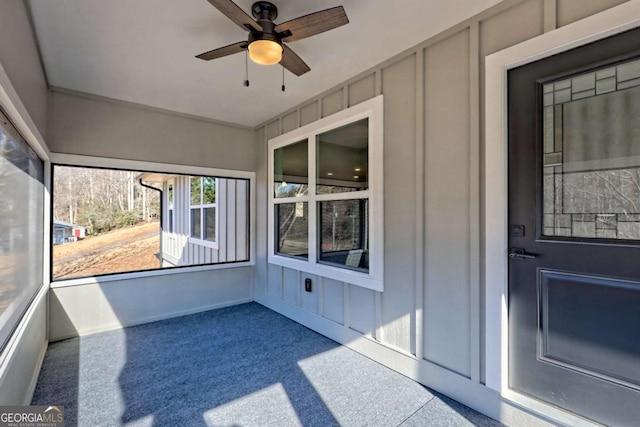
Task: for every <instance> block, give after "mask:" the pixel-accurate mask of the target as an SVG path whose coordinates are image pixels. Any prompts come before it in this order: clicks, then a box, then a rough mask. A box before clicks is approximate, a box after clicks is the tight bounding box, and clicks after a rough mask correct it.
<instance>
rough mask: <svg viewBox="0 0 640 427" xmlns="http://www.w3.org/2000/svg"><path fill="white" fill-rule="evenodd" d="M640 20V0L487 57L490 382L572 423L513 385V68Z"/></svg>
mask: <svg viewBox="0 0 640 427" xmlns="http://www.w3.org/2000/svg"><path fill="white" fill-rule="evenodd" d="M638 26H640V2H637V1H636V2H628V3H623V4H621V5H619V6H616V7H614V8H611V9H608V10H606V11H604V12H601V13H599V14H596V15H593V16H591V17H588V18H585V19H583V20H581V21H577V22H575V23H573V24H570V25H567V26H565V27H562V28H559V29H557V30H554V31H551V32H548V33H546V34H543V35H541V36H538V37H536V38H533V39H531V40H528V41H525V42H523V43H520V44H518V45H515V46H512V47H510V48H507V49H505V50H502V51H500V52H497V53H495V54H493V55H489V56H487V58H486V62H485V63H486V74H485V76H486V77H485V87H486V97H485V109H486V118H485V124H486V126H485V140H486V150H485V170H486V171H487V172H486V177H485V182H484V186H485V191H486V201H485V218H486V219H485V235H486V239H485V254H486V255H485V284H486V285H485V286H486V299H485V300H486V303H485V313H486V319H485V372H486V385H487V387H489V388H492V389H494V390H496V391H498V392H499V393H500V394H501V395H502V396H503V397H505V398H507V399H509V400H511V401H513V402H516V403H518V404H520V405H522V406H524V407H526V408H528V409H531V410H534V411H537V412H539V413H542V414H545V415H548V416H551V417H553V418H554V419H555V420H558V421H561V422H564V423H566V424H575V423H578V422H580V420H582V421H583V419H581V418H580V419H579V418H578V417H575V416H573V415H571V414H568V413H567V412H565V411H562V410H560V409H557V408H555V407H552V406H551V405H548V404H545V403H543V402H541V401H538V400H536V399H532V398H530V397H528V396H526V395H523V394H521V393H518V392H516V391H514V390H512V389H510V388H509V382H508V374H509V370H508V347H509V343H508V338H509V331H508V326H509V323H508V316H507V309H508V306H507V301H508V289H509V288H508V263H507V244H508V236H507V227H508V216H507V207H508V204H507V202H508V199H507V195H508V193H507V180H508V169H507V168H508V165H507V143H508V139H507V125H508V122H507V113H508V109H507V72H508V70H509V69H512V68H516V67H518V66H521V65H524V64H527V63H530V62H534V61H537V60H540V59H543V58H546V57H549V56H552V55H555V54H557V53H560V52H564V51H567V50H569V49H572V48H575V47H578V46H582V45H585V44H587V43H591V42H594V41H597V40H600V39H603V38H605V37H609V36H612V35H615V34H618V33H621V32H623V31H626V30H630V29H633V28H636V27H638Z"/></svg>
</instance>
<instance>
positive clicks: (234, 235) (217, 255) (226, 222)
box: [162, 176, 249, 265]
mask: <svg viewBox="0 0 640 427" xmlns="http://www.w3.org/2000/svg"><path fill="white" fill-rule="evenodd" d="M173 182H174V194H175V196H174V206H173V215H174V227H175V228H174V232H173V233H170V232H168V231H167V226H166V224H164V226H163V231H162V256H163V259H164V261H166V262H168V263H169V265H197V264H209V263H223V262H236V261H247V260H248V259H249V181H248V180H243V179H233V178H218V179H217V184H216V209H217V210H218V212H217V218H218V224H217V227H218V229H217V232H218V234H217V236H216V242H217V243H218V246H217V248H215V247H212V246H205V245H201V244H198V243H194V242H193V241H190V240H189V232H190V230H189V215H190V201H189V197H190V195H191V186H190V178H189V177H188V176H178V177H176V178H175V179H174V181H173ZM167 194H168V183H167V182H165V183H164V192H163V195H164V197H165V202H164V206H165V213H164V215H165V217H164V218H168V217H169V215H168V214H167V209H166V207H167V206H168V201H167V199H166V195H167Z"/></svg>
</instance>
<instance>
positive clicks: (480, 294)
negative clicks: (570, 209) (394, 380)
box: [254, 0, 624, 425]
mask: <svg viewBox="0 0 640 427" xmlns="http://www.w3.org/2000/svg"><path fill="white" fill-rule="evenodd" d="M623 2H624V1H622V0H519V1H517V0H507V1H505V2H502V3H500V4H499V5H496V6H494V7H492V8H490V9H488V10H486V11H484V12H482V13H480V14H479V15H477V16H475V17H473V18H470V19H469V20H467V21H465V22H462V23H460V24H458V25H456V26H455V27H453V28H451V29H449V30H447V31H445V32H443V33H441V34H439V35H437V36H435V37H433V38H430V39H428V40H426V41H424V42H423V43H421V44H420V45H418V46H416V47H415V48H412V49H410V50H408V51H405V52H404V53H402V54H400V55H398V56H396V57H394V58H391V59H389V60H388V61H386V62H384V63H382V64H380V65H379V66H377V67H374V68H372V69H370V70H368V71H366V72H364V73H362V74H360V75H358V76H356V77H354V78H352V79H350V80H348V81H346V82H345V83H344V84H341V85H339V86H337V87H335V88H333V89H331V90H329V91H327V92H325V93H322V94H320V95H319V96H317V97H315V98H313V99H310V100H308V101H307V102H305V103H303V104H301V105H299V106H298V107H296V108H295V109H292V110H290V111H288V112H285V113H284V114H282V115H280V116H278V117H275V118H274V119H273V120H270V121H268V122H266V123H265V124H263V125H261V126H260V127H259V128H258V129H257V135H256V144H257V145H258V147H259V152H258V165H257V182H258V195H257V196H258V218H257V221H258V222H257V228H258V233H257V239H258V242H257V243H258V257H257V258H258V259H257V261H258V263H257V267H256V273H255V277H254V279H255V280H254V298H255V299H256V301H258V302H260V303H262V304H264V305H266V306H268V307H270V308H272V309H274V310H276V311H278V312H280V313H282V314H284V315H286V316H289V317H291V318H293V319H295V320H297V321H299V322H301V323H303V324H305V325H307V326H309V327H311V328H312V329H315V330H317V331H319V332H321V333H323V334H325V335H328V336H329V337H331V338H333V339H335V340H337V341H339V342H342V343H346V344H347V345H349V346H351V347H352V348H354V349H356V350H358V351H361V352H362V353H364V354H365V355H367V356H369V357H371V358H373V359H375V360H377V361H379V362H381V363H383V364H385V365H387V366H389V367H391V368H393V369H396V370H398V371H400V372H402V373H404V374H405V375H408V376H410V377H412V378H414V379H416V380H418V381H420V382H422V383H424V384H425V385H428V386H431V387H433V388H435V389H436V390H439V391H441V392H443V393H445V394H447V395H449V396H451V397H453V398H454V399H457V400H459V401H461V402H463V403H465V404H467V405H469V406H471V407H474V408H476V409H478V410H480V411H482V412H484V413H486V414H488V415H490V416H492V417H494V418H497V419H500V420H502V421H504V422H506V423H509V424H514V425H516V424H517V425H521V424H522V423H523V422H525V421H526V422H538V421H539V419H537V418H535V419H534V418H532V417H531V416H530V415H527V414H526V413H524V412H522V411H514V410H513V407H512V406H511V404H510V403H509V402H506V401H504V400H502V399H501V398H500V397H499V396H498V394H497V393H495V392H493V391H492V390H490V389H488V388H486V387H484V386H483V383H484V369H483V366H484V360H483V354H484V347H483V345H484V343H483V334H484V331H483V326H482V325H483V324H484V312H483V307H484V284H483V283H482V279H481V278H482V276H483V275H482V272H481V265H482V259H483V253H482V247H483V228H482V224H483V221H484V219H483V217H482V212H483V210H484V209H483V197H484V195H483V194H482V190H481V189H482V179H483V175H484V172H483V170H482V164H483V161H482V160H483V146H484V141H483V134H484V132H483V124H482V123H483V117H484V112H483V103H482V101H481V100H482V99H483V90H484V83H483V82H484V59H483V58H484V57H485V56H486V55H489V54H491V53H494V52H497V51H499V50H502V49H504V48H506V47H509V46H513V45H515V44H517V43H520V42H522V41H525V40H528V39H531V38H533V37H536V36H538V35H540V34H543V33H544V32H548V31H552V30H554V29H556V28H559V27H561V26H564V25H568V24H570V23H572V22H575V21H578V20H580V19H583V18H585V17H587V16H591V15H593V14H596V13H598V12H600V11H602V10H605V9H608V8H610V7H613V6H616V5H618V4H620V3H623ZM379 94H383V95H384V188H385V190H384V206H385V212H384V218H385V224H384V233H385V234H384V239H385V265H384V271H385V277H384V292H381V293H380V292H375V291H371V290H368V289H365V288H362V287H358V286H354V285H350V284H348V283H342V282H337V281H335V280H330V279H327V278H322V277H317V276H314V275H310V274H307V273H305V272H303V271H296V270H292V269H289V268H284V267H280V266H277V265H271V264H268V262H267V232H268V229H267V209H268V208H269V207H268V206H267V194H266V191H267V181H266V180H267V158H268V157H267V141H268V140H269V139H270V138H274V137H276V136H279V135H282V134H284V133H286V132H289V131H291V130H293V129H296V128H297V127H300V126H303V125H306V124H308V123H311V122H313V121H315V120H318V119H320V118H323V117H326V116H329V115H331V114H333V113H335V112H337V111H340V110H343V109H345V108H348V107H350V106H352V105H355V104H357V103H359V102H362V101H364V100H367V99H370V98H373V97H374V96H376V95H379ZM307 277H310V278H311V279H312V280H313V283H314V284H315V287H314V289H313V292H312V293H307V292H305V291H304V279H305V278H307ZM522 417H525V418H527V417H528V420H525V419H524V418H522Z"/></svg>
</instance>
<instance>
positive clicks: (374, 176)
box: [267, 95, 384, 292]
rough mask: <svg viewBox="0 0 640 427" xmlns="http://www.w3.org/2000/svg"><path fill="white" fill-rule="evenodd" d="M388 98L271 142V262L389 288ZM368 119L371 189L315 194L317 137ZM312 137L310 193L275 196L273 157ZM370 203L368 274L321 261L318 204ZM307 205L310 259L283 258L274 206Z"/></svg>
mask: <svg viewBox="0 0 640 427" xmlns="http://www.w3.org/2000/svg"><path fill="white" fill-rule="evenodd" d="M383 108H384V103H383V95H379V96H377V97H375V98H372V99H370V100H368V101H364V102H362V103H360V104H357V105H355V106H353V107H350V108H347V109H345V110H342V111H339V112H337V113H335V114H332V115H330V116H327V117H324V118H322V119H320V120H317V121H315V122H313V123H310V124H308V125H305V126H302V127H300V128H298V129H295V130H293V131H291V132H288V133H286V134H283V135H280V136H278V137H275V138H272V139H269V141H268V182H267V184H268V223H267V224H268V225H267V233H268V250H267V255H268V262H269V263H270V264H275V265H280V266H283V267H288V268H293V269H297V270H300V271H304V272H306V273H310V274H317V275H320V276H323V277H327V278H330V279H334V280H339V281H343V282H347V283H350V284H353V285H357V286H361V287H364V288H368V289H372V290H375V291H380V292H381V291H383V290H384V286H383V285H384V283H383V282H384V204H383V197H384V194H383V189H384V177H383V175H384V174H383V170H384V169H383V167H384V162H383V138H384V127H383V119H384V111H383ZM365 118H367V119H368V125H369V129H368V131H369V141H368V144H369V146H368V184H369V188H368V189H367V190H360V191H353V192H344V193H332V194H316V191H317V188H316V181H317V177H316V169H317V164H316V158H317V138H316V137H317V136H318V135H320V134H322V133H325V132H328V131H331V130H334V129H336V128H340V127H343V126H346V125H349V124H351V123H354V122H357V121H359V120H362V119H365ZM304 139H307V141H308V149H307V162H308V163H307V164H308V187H309V191H308V194H307V195H305V196H300V197H287V198H276V197H275V196H274V187H275V185H274V158H275V156H274V154H275V150H277V149H279V148H282V147H286V146H288V145H291V144H295V143H297V142H300V141H301V140H304ZM355 199H368V200H369V213H368V215H369V236H368V239H369V272H363V271H357V270H354V269H351V268H348V267H341V266H338V265H336V264H329V263H326V262H321V261H320V260H319V247H318V244H319V239H320V236H319V232H320V225H319V224H318V205H319V202H324V201H340V200H355ZM296 202H306V203H308V215H309V217H308V220H307V221H308V248H309V252H308V258H307V259H306V260H305V259H302V258H297V257H292V256H287V255H282V254H279V253H277V252H276V250H275V233H276V229H275V227H276V224H275V205H276V204H282V203H296Z"/></svg>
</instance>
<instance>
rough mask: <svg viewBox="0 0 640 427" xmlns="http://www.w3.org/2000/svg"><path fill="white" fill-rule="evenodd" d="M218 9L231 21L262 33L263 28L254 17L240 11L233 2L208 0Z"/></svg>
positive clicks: (228, 0) (246, 28)
mask: <svg viewBox="0 0 640 427" xmlns="http://www.w3.org/2000/svg"><path fill="white" fill-rule="evenodd" d="M207 1H208V2H209V3H211V4H212V5H213V7H215V8H216V9H218V10H219V11H220V12H222V13H223V14H224V15H225V16H226V17H227V18H229V19H231V20H232V21H233V22H235V23H236V24H237V25H239V26H240V27H242V28H244V29H245V30H247V31H249V29H250V28H253V29H254V30H256V31H262V27H261V26H260V25H259V24H258V23H257V22H256V21H254V20H253V18H252V17H250V16H249V15H247V14H246V12H245V11H244V10H242V9H240V6H238V5H237V4H235V3H234V2H232V1H231V0H207Z"/></svg>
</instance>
